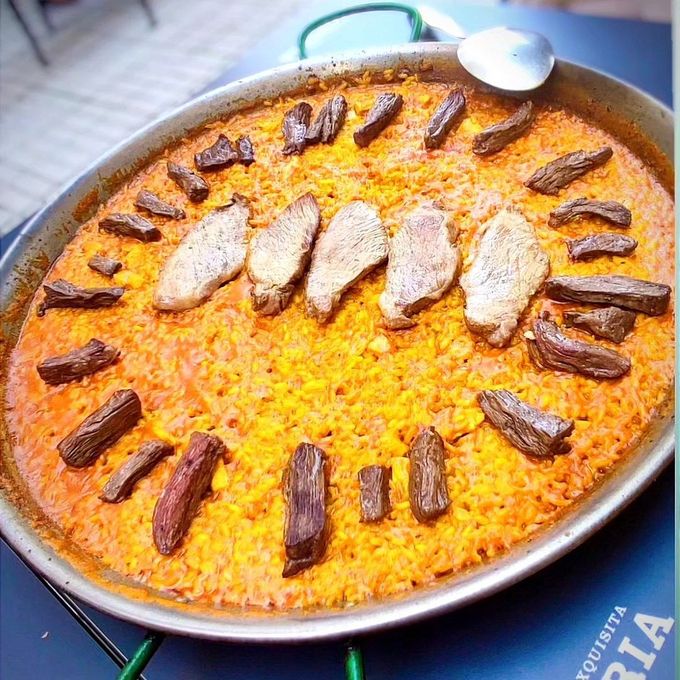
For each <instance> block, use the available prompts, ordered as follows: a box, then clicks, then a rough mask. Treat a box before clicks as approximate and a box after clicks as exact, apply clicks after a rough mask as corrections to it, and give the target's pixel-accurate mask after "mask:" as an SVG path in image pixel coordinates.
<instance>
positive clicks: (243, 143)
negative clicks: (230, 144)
mask: <svg viewBox="0 0 680 680" xmlns="http://www.w3.org/2000/svg"><path fill="white" fill-rule="evenodd" d="M236 151H237V152H238V162H239V163H241V164H243V165H250V164H251V163H254V162H255V150H254V149H253V143H252V142H251V141H250V137H248V136H247V135H245V136H241V137H239V138H238V139H237V140H236Z"/></svg>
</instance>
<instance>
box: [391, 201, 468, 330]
mask: <svg viewBox="0 0 680 680" xmlns="http://www.w3.org/2000/svg"><path fill="white" fill-rule="evenodd" d="M457 235H458V232H457V229H456V227H455V226H454V224H453V220H452V218H451V215H450V214H449V213H447V212H445V211H444V210H442V209H441V207H440V205H439V204H437V203H430V204H425V205H422V206H420V207H418V208H416V210H414V211H413V212H412V213H411V214H410V215H408V216H407V218H406V221H405V222H404V226H403V227H402V228H401V229H400V230H399V231H398V232H397V233H396V234H395V236H394V237H392V238H391V239H390V241H389V255H388V262H387V282H386V285H385V291H384V292H383V294H382V295H381V296H380V309H381V311H382V314H383V317H384V318H385V325H386V326H387V327H388V328H408V327H409V326H413V325H414V323H415V321H414V320H413V319H411V317H412V316H413V315H414V314H415V313H416V312H418V311H419V310H421V309H423V308H424V307H426V306H427V305H429V304H431V303H432V302H435V301H436V300H439V299H440V298H441V297H442V296H443V295H444V294H445V293H446V291H447V290H448V289H449V288H450V287H451V285H452V284H453V282H454V279H455V278H456V275H457V274H458V269H459V267H460V253H459V252H458V248H456V246H455V245H454V242H455V240H456V236H457Z"/></svg>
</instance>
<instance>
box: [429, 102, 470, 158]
mask: <svg viewBox="0 0 680 680" xmlns="http://www.w3.org/2000/svg"><path fill="white" fill-rule="evenodd" d="M464 111H465V95H464V94H463V90H461V89H455V90H451V91H450V92H449V93H448V94H447V95H446V97H444V99H443V100H442V102H441V103H440V104H439V106H438V107H437V110H436V111H435V112H434V113H433V114H432V118H430V120H429V122H428V124H427V128H426V129H425V137H424V139H425V148H426V149H438V148H439V147H440V146H441V145H442V144H443V143H444V140H445V139H446V136H447V135H448V134H449V132H451V130H453V129H454V127H457V126H458V125H459V124H460V121H461V120H462V119H463V112H464Z"/></svg>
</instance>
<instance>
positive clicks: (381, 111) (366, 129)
mask: <svg viewBox="0 0 680 680" xmlns="http://www.w3.org/2000/svg"><path fill="white" fill-rule="evenodd" d="M403 104H404V98H403V97H402V96H401V95H400V94H394V93H393V92H389V93H384V94H381V95H379V96H378V98H377V99H376V100H375V104H373V108H372V109H371V110H370V111H369V112H368V114H367V115H366V121H365V122H364V124H363V125H362V126H361V127H358V128H357V129H356V130H355V131H354V142H355V143H356V144H357V146H361V147H365V146H368V145H369V144H370V143H371V142H372V141H373V140H374V139H375V138H376V137H378V136H379V135H380V133H381V132H382V131H383V130H384V129H385V128H386V127H387V126H388V125H389V124H390V123H391V122H392V120H393V119H394V117H395V116H396V115H397V114H398V113H399V111H400V110H401V107H402V106H403Z"/></svg>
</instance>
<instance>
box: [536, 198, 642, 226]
mask: <svg viewBox="0 0 680 680" xmlns="http://www.w3.org/2000/svg"><path fill="white" fill-rule="evenodd" d="M581 215H595V216H597V217H601V218H602V219H604V220H607V221H608V222H611V223H612V224H616V225H617V226H619V227H630V223H631V220H632V216H631V214H630V210H628V208H626V206H625V205H621V203H619V202H618V201H593V200H591V199H589V198H576V199H574V200H573V201H567V202H566V203H562V205H561V206H559V207H557V208H555V210H553V211H552V212H551V213H550V219H549V220H548V224H549V225H550V226H551V227H561V226H562V225H563V224H566V223H567V222H569V221H571V220H574V219H576V218H577V217H580V216H581Z"/></svg>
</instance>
